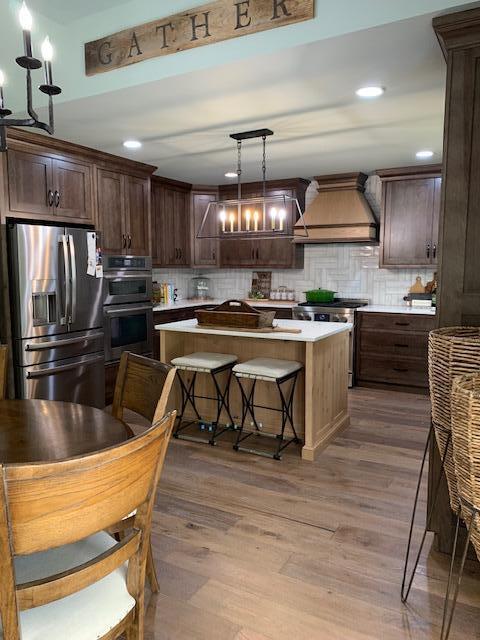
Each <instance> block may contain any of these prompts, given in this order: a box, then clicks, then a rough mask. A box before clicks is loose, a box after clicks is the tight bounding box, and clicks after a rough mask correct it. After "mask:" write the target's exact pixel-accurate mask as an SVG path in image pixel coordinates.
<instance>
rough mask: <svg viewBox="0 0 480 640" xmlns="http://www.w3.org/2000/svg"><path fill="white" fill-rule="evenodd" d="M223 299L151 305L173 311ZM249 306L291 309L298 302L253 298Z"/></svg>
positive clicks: (214, 304)
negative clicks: (253, 300)
mask: <svg viewBox="0 0 480 640" xmlns="http://www.w3.org/2000/svg"><path fill="white" fill-rule="evenodd" d="M222 302H225V300H177V301H176V302H172V303H171V304H164V303H161V304H156V305H154V306H153V310H154V311H172V310H173V311H174V310H175V309H188V308H189V307H203V306H210V305H212V306H217V305H219V304H222ZM248 304H249V305H250V306H251V307H259V308H260V307H269V308H273V307H274V308H275V309H280V308H282V309H283V308H285V309H293V307H296V306H297V305H298V302H285V301H283V302H282V301H280V300H255V302H250V301H248Z"/></svg>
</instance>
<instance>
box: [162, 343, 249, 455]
mask: <svg viewBox="0 0 480 640" xmlns="http://www.w3.org/2000/svg"><path fill="white" fill-rule="evenodd" d="M236 362H237V356H234V355H231V354H228V353H208V352H197V353H190V354H189V355H187V356H180V357H179V358H174V359H173V360H172V364H173V365H174V366H175V367H176V368H177V376H178V380H179V382H180V388H181V390H182V407H181V409H180V412H179V414H178V417H177V426H176V428H175V430H174V432H173V437H174V438H180V439H183V440H190V441H192V442H201V443H204V444H206V443H208V444H211V445H215V444H216V438H217V437H218V436H221V435H222V433H225V431H229V430H230V429H231V428H234V426H235V423H234V420H233V418H232V414H231V413H230V382H231V379H232V367H233V365H234V364H235V363H236ZM182 371H190V372H193V376H192V379H191V380H190V382H188V381H187V380H184V378H183V376H182V375H181V373H180V372H182ZM224 372H228V376H227V380H226V383H225V384H223V385H222V384H221V381H220V380H219V379H218V378H217V376H218V375H220V374H222V373H224ZM199 373H206V374H209V375H210V377H211V379H212V382H213V385H214V387H215V396H214V397H212V396H202V395H197V394H196V393H195V383H196V381H197V375H198V374H199ZM197 399H202V400H213V401H215V402H216V403H217V414H216V418H215V421H214V422H213V423H212V435H211V437H210V438H209V439H208V440H205V439H204V438H198V437H196V436H191V435H187V434H185V433H182V431H184V430H185V429H187V428H188V427H189V426H191V425H192V424H194V423H195V422H197V421H198V422H202V421H203V419H202V417H201V416H200V414H199V412H198V409H197V405H196V402H195V401H196V400H197ZM188 404H190V406H191V407H192V409H193V412H194V413H195V416H196V418H197V419H196V420H191V421H190V422H187V423H186V424H182V423H183V416H184V414H185V410H186V408H187V406H188ZM222 410H225V412H226V414H227V416H228V418H229V420H230V423H229V424H227V425H225V426H224V428H223V429H221V430H220V431H219V423H220V417H221V414H222Z"/></svg>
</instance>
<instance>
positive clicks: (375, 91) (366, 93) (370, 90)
mask: <svg viewBox="0 0 480 640" xmlns="http://www.w3.org/2000/svg"><path fill="white" fill-rule="evenodd" d="M355 93H356V94H357V96H358V97H359V98H378V97H379V96H381V95H383V94H384V93H385V89H384V88H383V87H361V88H360V89H357V91H356V92H355Z"/></svg>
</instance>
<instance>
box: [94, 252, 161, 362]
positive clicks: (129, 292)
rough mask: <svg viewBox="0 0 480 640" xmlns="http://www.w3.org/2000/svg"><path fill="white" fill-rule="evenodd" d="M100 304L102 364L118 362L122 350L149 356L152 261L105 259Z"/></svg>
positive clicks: (141, 257)
mask: <svg viewBox="0 0 480 640" xmlns="http://www.w3.org/2000/svg"><path fill="white" fill-rule="evenodd" d="M103 304H104V306H103V327H104V332H105V361H106V362H112V361H115V360H118V359H119V358H120V356H121V355H122V352H123V351H132V352H133V353H139V354H143V355H151V354H152V350H153V311H152V261H151V258H147V257H144V256H104V258H103Z"/></svg>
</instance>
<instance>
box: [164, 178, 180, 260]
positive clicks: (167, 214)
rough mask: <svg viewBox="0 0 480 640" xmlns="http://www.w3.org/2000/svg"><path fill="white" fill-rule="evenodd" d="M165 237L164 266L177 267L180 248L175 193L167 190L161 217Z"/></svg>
mask: <svg viewBox="0 0 480 640" xmlns="http://www.w3.org/2000/svg"><path fill="white" fill-rule="evenodd" d="M161 223H162V225H161V226H162V236H163V239H162V241H163V258H164V260H163V264H164V265H165V266H175V265H176V264H177V256H178V247H177V245H176V237H175V191H173V190H172V189H168V188H166V189H165V192H164V196H163V212H162V215H161Z"/></svg>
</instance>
